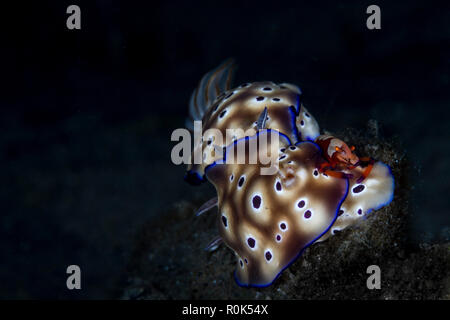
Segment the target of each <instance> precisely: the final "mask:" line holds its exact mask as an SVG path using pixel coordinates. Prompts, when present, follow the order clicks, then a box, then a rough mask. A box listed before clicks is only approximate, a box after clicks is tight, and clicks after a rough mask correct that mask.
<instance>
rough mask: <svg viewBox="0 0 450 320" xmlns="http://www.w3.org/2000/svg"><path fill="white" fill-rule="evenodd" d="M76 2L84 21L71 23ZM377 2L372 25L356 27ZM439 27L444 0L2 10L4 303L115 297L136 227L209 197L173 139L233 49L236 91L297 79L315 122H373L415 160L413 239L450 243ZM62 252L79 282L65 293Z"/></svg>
mask: <svg viewBox="0 0 450 320" xmlns="http://www.w3.org/2000/svg"><path fill="white" fill-rule="evenodd" d="M447 3H448V2H447ZM71 4H77V5H79V6H80V7H81V24H82V25H81V30H68V29H67V28H66V19H67V17H68V14H66V8H67V7H68V6H69V5H71ZM370 4H377V5H379V6H380V7H381V16H382V29H381V30H374V31H371V30H368V29H367V28H366V19H367V17H368V15H367V14H366V8H367V7H368V6H369V5H370ZM449 21H450V10H449V5H448V4H446V2H444V1H442V2H438V1H389V2H388V1H375V2H374V1H295V2H291V3H284V2H278V1H258V2H246V3H245V4H243V3H242V2H239V1H209V2H195V1H165V2H164V3H163V2H159V3H158V2H154V1H151V2H150V1H145V2H132V1H106V0H105V1H99V0H97V1H94V0H92V1H53V2H41V1H39V2H37V1H34V2H30V3H28V4H27V3H20V4H18V5H16V6H15V7H9V6H8V7H6V6H4V7H2V10H1V22H0V23H1V30H2V31H1V32H2V37H1V47H0V48H1V53H0V54H1V74H2V80H3V81H2V83H1V89H0V91H1V94H0V106H1V111H2V117H1V118H0V127H1V135H0V165H1V168H2V169H1V170H0V174H1V176H0V179H1V181H2V182H3V183H2V184H1V187H0V188H1V190H0V197H1V198H0V204H1V214H0V298H3V299H11V298H21V299H23V298H75V299H80V298H83V299H91V298H109V297H113V298H114V297H120V296H121V291H120V288H121V286H122V285H123V284H124V283H126V281H127V279H126V275H125V273H124V269H125V265H126V262H127V258H128V255H129V252H130V250H131V247H130V246H131V243H132V239H133V235H134V234H135V233H136V232H137V230H138V228H139V227H140V226H141V225H142V224H143V223H144V222H145V221H148V220H151V219H158V215H160V214H163V213H164V209H165V208H168V207H171V206H174V205H177V203H180V202H183V201H191V200H192V199H198V198H204V199H206V198H208V195H211V194H212V193H213V190H212V188H211V187H210V186H208V185H203V186H201V187H197V188H194V187H190V186H188V185H187V184H185V183H184V182H183V173H184V168H183V167H181V166H178V167H177V166H175V165H173V164H172V163H171V161H170V150H171V148H172V146H173V145H174V143H172V142H171V141H170V134H171V132H172V131H173V130H174V129H175V128H179V127H183V126H184V118H185V117H186V115H187V102H188V99H189V96H190V93H191V92H192V90H193V89H194V88H195V86H196V85H197V82H198V81H199V80H200V78H201V76H202V75H203V74H204V73H206V72H207V71H209V70H210V69H212V68H214V67H216V66H217V65H218V64H220V63H221V62H222V61H223V60H225V59H226V58H229V57H234V58H235V59H236V61H237V63H238V70H237V72H236V77H235V82H234V83H235V84H236V85H238V84H240V83H243V82H250V81H260V80H270V81H275V82H292V83H295V84H297V85H299V86H300V87H301V88H302V90H303V92H304V102H305V105H306V106H307V108H308V109H309V110H310V111H311V113H313V114H314V116H315V117H316V118H317V120H318V121H319V124H320V126H321V128H322V129H327V130H339V129H342V128H345V127H354V128H357V129H364V128H365V125H366V123H367V121H368V120H369V119H376V120H378V121H379V123H380V125H381V126H382V129H383V134H384V136H385V137H387V138H392V137H397V139H399V141H400V142H401V146H402V147H403V148H404V149H405V150H406V151H407V154H408V157H409V158H410V161H411V164H412V171H414V172H415V173H414V174H412V179H411V183H412V187H413V193H412V195H411V202H412V207H413V208H414V212H412V216H413V220H412V225H411V238H413V239H418V240H420V241H422V240H423V239H428V240H432V241H441V240H443V239H444V240H445V239H447V240H448V237H449V229H448V227H449V226H450V215H449V206H448V205H449V201H448V197H449V194H450V187H449V183H448V177H449V174H448V171H449V170H450V168H449V167H448V165H449V163H450V148H449V143H448V139H449V136H450V135H449V130H450V111H449V103H450V94H449V90H448V89H449V80H450V79H449V75H450V74H449V65H450V28H449V23H448V22H449ZM167 236H168V237H170V235H167ZM70 264H77V265H79V266H80V267H81V270H82V290H81V291H76V292H70V291H68V290H67V289H66V286H65V282H66V277H67V275H66V273H65V271H66V268H67V266H68V265H70Z"/></svg>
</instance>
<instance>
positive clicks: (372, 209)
mask: <svg viewBox="0 0 450 320" xmlns="http://www.w3.org/2000/svg"><path fill="white" fill-rule="evenodd" d="M379 163H380V165H383V166H385V167H386V168H387V169H388V170H389V174H390V175H391V177H392V193H391V196H390V197H389V199H388V201H386V202H384V203H382V204H379V205H378V206H376V207H374V208H370V209H368V210H367V212H366V215H365V217H367V215H369V214H370V213H371V212H372V211H376V210H378V209H380V208H382V207H384V206H387V205H388V204H390V203H391V202H392V200H394V190H395V178H394V175H393V174H392V170H391V167H390V166H388V165H387V164H385V163H383V162H381V161H379Z"/></svg>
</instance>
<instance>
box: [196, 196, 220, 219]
mask: <svg viewBox="0 0 450 320" xmlns="http://www.w3.org/2000/svg"><path fill="white" fill-rule="evenodd" d="M217 203H218V199H217V197H214V198H212V199H210V200H208V201H206V202H205V203H204V204H203V205H202V206H201V207H200V208H198V210H197V212H196V213H195V216H196V217H198V216H200V215H202V214H204V213H205V212H208V211H209V210H211V209H212V208H214V207H216V206H217Z"/></svg>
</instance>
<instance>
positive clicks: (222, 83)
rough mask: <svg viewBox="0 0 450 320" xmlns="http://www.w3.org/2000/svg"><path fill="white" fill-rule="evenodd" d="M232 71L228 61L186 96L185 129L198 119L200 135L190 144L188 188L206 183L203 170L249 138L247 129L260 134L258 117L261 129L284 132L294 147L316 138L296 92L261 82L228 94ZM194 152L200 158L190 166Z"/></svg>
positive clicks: (315, 125)
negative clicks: (226, 149) (262, 124)
mask: <svg viewBox="0 0 450 320" xmlns="http://www.w3.org/2000/svg"><path fill="white" fill-rule="evenodd" d="M233 69H234V64H233V62H232V61H227V62H225V63H224V64H222V65H221V66H219V67H218V68H217V69H216V70H213V71H211V72H209V73H207V74H206V75H205V76H204V77H203V78H202V80H201V81H200V84H199V86H198V87H197V89H196V90H195V91H194V93H193V94H192V96H191V100H190V104H189V110H190V111H189V119H188V120H187V126H188V128H191V129H193V128H194V126H193V121H195V120H201V121H202V132H203V139H202V141H199V142H198V144H197V145H194V151H193V153H192V157H191V164H189V165H188V168H187V174H186V177H185V179H186V180H187V181H188V182H190V183H192V184H199V183H200V182H203V181H205V179H204V170H205V167H207V166H208V165H210V164H211V163H213V162H214V161H216V160H219V159H220V158H221V157H222V156H223V155H222V153H221V152H217V151H218V150H222V149H223V148H224V147H226V146H227V145H229V144H230V143H231V142H233V141H236V140H238V139H240V138H243V137H244V136H246V135H248V130H249V129H250V130H251V129H254V130H257V129H259V128H258V127H257V125H258V119H259V118H260V117H261V115H262V114H265V115H266V116H267V117H266V119H265V128H267V129H273V130H277V131H279V132H282V133H284V134H285V135H287V136H288V137H289V139H290V140H291V141H293V142H294V143H296V142H299V141H306V140H311V141H312V140H314V139H315V138H316V137H317V136H318V135H319V125H318V123H317V121H316V119H315V118H314V117H313V116H312V114H311V113H310V112H308V110H307V109H306V108H305V106H304V105H303V104H302V103H301V99H300V97H301V90H300V88H298V87H297V86H295V85H293V84H288V83H281V84H276V83H274V82H269V81H266V82H254V83H245V84H243V85H240V86H238V87H236V88H234V89H231V88H230V87H231V86H230V83H231V74H232V71H233ZM209 129H217V130H209ZM227 130H228V134H227ZM230 132H232V134H231V136H230ZM255 132H256V131H255ZM196 152H197V153H201V158H202V159H201V163H195V164H193V162H194V161H193V160H194V154H195V153H196Z"/></svg>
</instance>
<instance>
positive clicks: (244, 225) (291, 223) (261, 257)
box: [206, 129, 348, 287]
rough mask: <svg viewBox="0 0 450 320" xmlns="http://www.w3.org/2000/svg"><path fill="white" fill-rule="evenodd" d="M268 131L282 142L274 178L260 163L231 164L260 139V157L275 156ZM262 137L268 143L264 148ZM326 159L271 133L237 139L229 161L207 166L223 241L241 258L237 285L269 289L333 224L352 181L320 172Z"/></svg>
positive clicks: (306, 144)
mask: <svg viewBox="0 0 450 320" xmlns="http://www.w3.org/2000/svg"><path fill="white" fill-rule="evenodd" d="M269 132H271V133H272V134H273V133H274V132H275V133H276V135H277V136H278V137H279V141H280V143H279V145H280V149H279V154H278V152H277V156H278V159H277V160H278V161H277V165H276V171H275V174H270V175H262V174H261V173H260V169H261V167H262V166H263V164H261V163H260V162H257V163H255V164H249V163H246V164H236V161H229V162H230V163H227V161H226V159H227V157H228V156H229V155H230V154H232V155H235V154H236V152H234V150H245V152H246V158H249V157H250V156H251V155H250V154H249V153H250V150H251V148H250V146H249V145H250V143H251V142H252V140H255V139H257V140H258V141H257V142H258V143H257V145H258V154H261V153H260V152H261V151H262V152H267V153H268V154H273V152H276V151H274V150H273V149H272V148H271V146H272V143H273V141H272V139H268V137H267V135H268V133H269ZM261 139H264V141H269V142H268V143H266V145H264V144H263V143H260V140H261ZM277 145H278V144H277ZM261 148H265V150H261ZM232 151H233V152H232ZM324 161H325V160H324V159H323V157H322V156H321V150H320V148H319V147H318V146H317V145H316V144H315V143H312V142H298V143H296V144H291V141H290V139H289V137H288V136H285V135H284V134H282V133H279V132H277V131H274V130H270V129H267V130H260V131H258V133H257V134H256V135H254V136H251V137H244V138H241V139H239V140H237V141H235V142H234V143H233V144H232V145H230V146H228V147H227V149H226V152H225V157H224V159H222V160H218V161H215V162H214V163H213V164H211V165H209V166H208V167H207V168H206V177H207V178H208V180H209V181H210V182H211V183H212V184H213V185H214V186H215V188H216V191H217V195H218V207H219V219H218V222H219V234H220V237H221V239H222V240H223V241H224V242H225V244H226V245H227V246H228V247H229V248H231V249H232V250H233V251H234V252H235V254H236V256H237V268H236V272H235V278H236V281H237V282H238V284H240V285H242V286H258V287H261V286H267V285H270V284H271V283H272V282H273V281H274V280H275V279H276V278H277V277H278V275H279V274H280V273H281V272H282V271H283V270H284V269H285V268H287V267H288V266H289V265H290V264H291V263H292V262H293V261H294V260H295V259H296V258H297V257H298V256H299V255H300V254H301V252H302V251H303V250H304V249H305V248H306V247H307V246H309V245H310V244H312V243H314V242H315V241H316V240H317V239H318V238H320V237H321V236H322V235H323V234H325V233H326V232H327V231H328V230H329V228H330V227H331V226H332V225H333V223H334V222H335V219H336V218H337V214H338V212H339V209H340V206H341V203H342V202H343V201H344V199H345V198H346V196H347V192H348V181H347V180H346V179H335V178H332V177H329V176H327V175H325V174H319V172H318V169H317V168H318V167H319V166H320V165H321V164H322V163H323V162H324Z"/></svg>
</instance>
